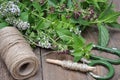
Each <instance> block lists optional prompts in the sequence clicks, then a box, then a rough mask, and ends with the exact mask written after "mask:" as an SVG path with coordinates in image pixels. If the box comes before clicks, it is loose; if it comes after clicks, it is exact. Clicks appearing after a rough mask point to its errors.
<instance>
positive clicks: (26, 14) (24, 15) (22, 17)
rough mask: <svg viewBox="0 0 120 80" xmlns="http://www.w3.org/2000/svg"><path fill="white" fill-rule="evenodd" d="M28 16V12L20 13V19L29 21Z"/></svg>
mask: <svg viewBox="0 0 120 80" xmlns="http://www.w3.org/2000/svg"><path fill="white" fill-rule="evenodd" d="M28 16H29V13H28V12H22V13H21V15H20V19H21V20H23V21H28Z"/></svg>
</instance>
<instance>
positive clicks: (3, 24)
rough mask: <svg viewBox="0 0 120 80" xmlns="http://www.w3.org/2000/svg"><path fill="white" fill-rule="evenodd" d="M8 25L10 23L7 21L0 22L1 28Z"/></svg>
mask: <svg viewBox="0 0 120 80" xmlns="http://www.w3.org/2000/svg"><path fill="white" fill-rule="evenodd" d="M6 26H8V24H7V23H6V22H2V23H0V29H2V28H4V27H6Z"/></svg>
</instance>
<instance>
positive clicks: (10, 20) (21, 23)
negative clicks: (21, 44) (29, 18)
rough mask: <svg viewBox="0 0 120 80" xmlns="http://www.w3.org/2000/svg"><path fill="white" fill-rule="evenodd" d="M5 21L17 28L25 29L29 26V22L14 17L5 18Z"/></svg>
mask: <svg viewBox="0 0 120 80" xmlns="http://www.w3.org/2000/svg"><path fill="white" fill-rule="evenodd" d="M6 21H7V22H8V23H9V24H11V25H13V26H15V27H17V28H18V29H19V30H26V29H28V28H30V24H29V23H28V22H24V21H22V20H21V19H16V18H15V17H9V18H6Z"/></svg>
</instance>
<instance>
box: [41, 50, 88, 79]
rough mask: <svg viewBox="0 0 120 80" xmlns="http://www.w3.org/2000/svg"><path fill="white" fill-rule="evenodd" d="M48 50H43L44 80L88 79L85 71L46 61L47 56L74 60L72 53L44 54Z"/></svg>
mask: <svg viewBox="0 0 120 80" xmlns="http://www.w3.org/2000/svg"><path fill="white" fill-rule="evenodd" d="M46 52H48V51H45V50H42V55H43V56H42V66H43V67H42V68H43V80H73V79H74V80H87V76H86V75H85V74H84V73H80V72H75V71H70V70H66V69H64V68H62V67H60V66H57V65H53V64H49V63H46V61H45V59H46V58H51V59H59V60H72V57H71V56H70V55H65V54H57V53H52V54H48V55H44V54H45V53H46Z"/></svg>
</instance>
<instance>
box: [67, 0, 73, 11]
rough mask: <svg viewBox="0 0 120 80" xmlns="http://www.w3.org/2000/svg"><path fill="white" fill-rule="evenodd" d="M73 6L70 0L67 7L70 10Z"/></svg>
mask: <svg viewBox="0 0 120 80" xmlns="http://www.w3.org/2000/svg"><path fill="white" fill-rule="evenodd" d="M72 5H73V3H72V0H68V3H67V6H68V8H69V9H71V8H72Z"/></svg>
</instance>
